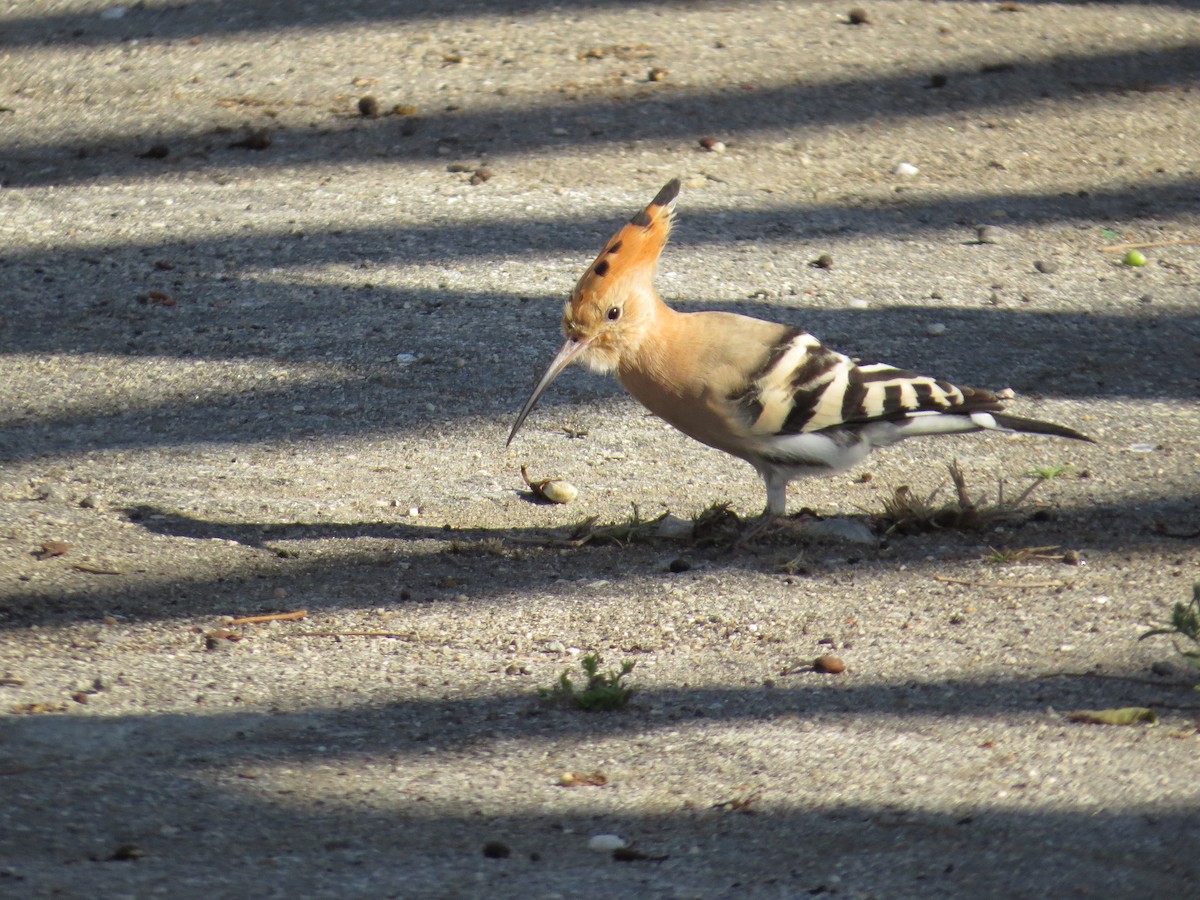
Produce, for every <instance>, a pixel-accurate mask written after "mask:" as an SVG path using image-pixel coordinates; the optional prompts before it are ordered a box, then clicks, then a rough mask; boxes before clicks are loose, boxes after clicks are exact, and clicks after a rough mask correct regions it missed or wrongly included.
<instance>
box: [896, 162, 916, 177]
mask: <svg viewBox="0 0 1200 900" xmlns="http://www.w3.org/2000/svg"><path fill="white" fill-rule="evenodd" d="M920 171H921V170H920V169H918V168H917V167H916V166H914V165H913V164H912V163H907V162H902V163H900V164H899V165H898V166H896V168H895V169H893V170H892V174H893V175H899V176H900V177H901V178H913V177H915V176H916V174H917V173H918V172H920Z"/></svg>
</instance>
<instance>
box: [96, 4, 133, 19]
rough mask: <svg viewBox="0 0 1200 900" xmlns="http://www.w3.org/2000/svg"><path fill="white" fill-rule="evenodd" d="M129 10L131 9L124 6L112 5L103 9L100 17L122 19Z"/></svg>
mask: <svg viewBox="0 0 1200 900" xmlns="http://www.w3.org/2000/svg"><path fill="white" fill-rule="evenodd" d="M127 12H129V10H128V9H126V8H125V7H124V6H110V7H109V8H108V9H105V10H102V11H101V12H100V18H102V19H120V18H121V17H123V16H124V15H125V13H127Z"/></svg>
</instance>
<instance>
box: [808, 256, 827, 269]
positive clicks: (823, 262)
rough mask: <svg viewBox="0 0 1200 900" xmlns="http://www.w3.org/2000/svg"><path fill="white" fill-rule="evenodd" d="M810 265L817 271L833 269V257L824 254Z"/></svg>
mask: <svg viewBox="0 0 1200 900" xmlns="http://www.w3.org/2000/svg"><path fill="white" fill-rule="evenodd" d="M810 265H811V266H813V267H814V268H817V269H832V268H833V257H832V256H831V255H830V254H828V253H822V254H821V255H820V256H818V257H817V258H816V259H814V260H813V261H812V262H811V263H810Z"/></svg>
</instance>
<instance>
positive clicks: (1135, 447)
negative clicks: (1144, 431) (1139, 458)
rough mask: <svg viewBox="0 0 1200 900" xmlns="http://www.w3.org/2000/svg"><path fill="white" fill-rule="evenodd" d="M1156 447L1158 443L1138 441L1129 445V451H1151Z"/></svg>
mask: <svg viewBox="0 0 1200 900" xmlns="http://www.w3.org/2000/svg"><path fill="white" fill-rule="evenodd" d="M1157 449H1158V444H1150V443H1139V444H1130V445H1129V452H1130V453H1153V452H1154V451H1155V450H1157Z"/></svg>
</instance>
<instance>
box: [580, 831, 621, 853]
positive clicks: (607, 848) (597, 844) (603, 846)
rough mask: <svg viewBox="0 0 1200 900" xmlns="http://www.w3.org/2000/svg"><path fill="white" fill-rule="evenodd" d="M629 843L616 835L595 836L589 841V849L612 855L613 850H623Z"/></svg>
mask: <svg viewBox="0 0 1200 900" xmlns="http://www.w3.org/2000/svg"><path fill="white" fill-rule="evenodd" d="M628 846H629V843H628V842H627V841H626V840H625V839H624V838H622V837H619V836H618V835H615V834H594V835H592V837H591V839H590V840H589V841H588V849H589V850H595V851H596V852H597V853H611V852H612V851H613V850H623V849H624V848H626V847H628Z"/></svg>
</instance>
